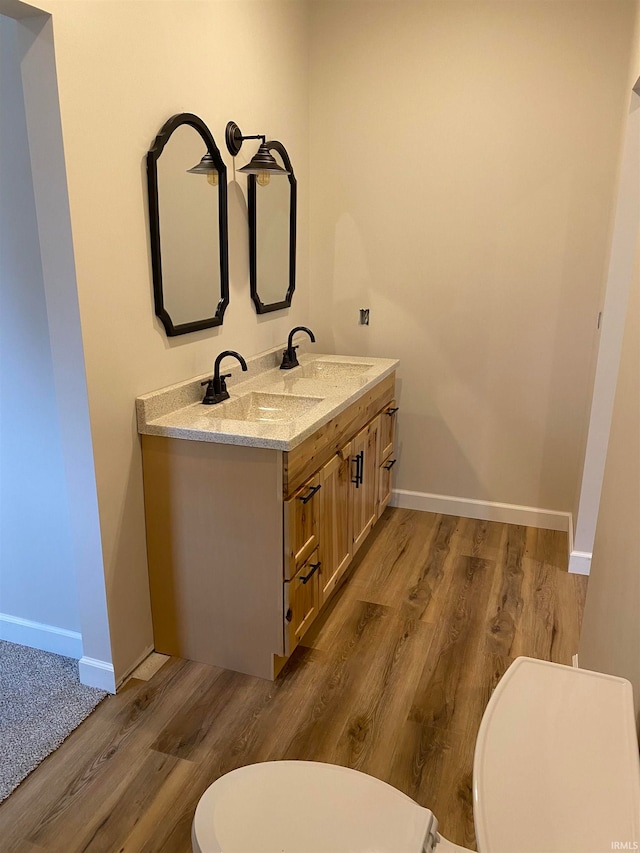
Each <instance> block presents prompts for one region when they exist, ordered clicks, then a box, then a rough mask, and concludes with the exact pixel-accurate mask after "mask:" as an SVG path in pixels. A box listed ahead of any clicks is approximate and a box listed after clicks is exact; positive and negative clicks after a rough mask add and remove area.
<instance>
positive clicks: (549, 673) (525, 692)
mask: <svg viewBox="0 0 640 853" xmlns="http://www.w3.org/2000/svg"><path fill="white" fill-rule="evenodd" d="M473 787H474V792H473V793H474V817H475V824H476V837H477V841H478V850H479V851H480V853H603V851H608V850H639V849H640V762H639V759H638V740H637V737H636V729H635V720H634V711H633V695H632V689H631V685H630V683H629V682H628V681H626V680H625V679H623V678H615V677H614V676H610V675H604V674H603V673H599V672H591V671H589V670H583V669H574V668H572V667H569V666H561V665H560V664H553V663H549V662H547V661H540V660H534V659H532V658H517V660H516V661H514V663H513V664H512V665H511V666H510V668H509V669H508V670H507V672H506V673H505V675H504V676H503V678H502V680H501V681H500V683H499V684H498V686H497V688H496V689H495V691H494V693H493V696H492V697H491V699H490V701H489V704H488V705H487V709H486V711H485V714H484V716H483V718H482V724H481V726H480V731H479V733H478V739H477V742H476V753H475V760H474V768H473Z"/></svg>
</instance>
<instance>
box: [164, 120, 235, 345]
mask: <svg viewBox="0 0 640 853" xmlns="http://www.w3.org/2000/svg"><path fill="white" fill-rule="evenodd" d="M183 124H188V125H189V126H190V127H193V128H194V130H197V132H198V133H199V134H200V136H201V137H202V140H203V142H204V144H205V145H206V146H207V151H208V152H209V154H211V157H212V158H213V162H214V163H215V166H216V169H217V170H218V176H219V179H218V227H219V238H220V240H219V245H220V296H221V298H220V301H219V302H218V307H217V308H216V313H215V315H214V316H213V317H207V318H205V319H204V320H194V321H193V322H190V323H180V324H178V325H177V326H176V325H174V324H173V321H172V320H171V317H170V316H169V314H168V312H167V310H166V308H165V307H164V296H163V291H162V253H161V249H160V213H159V206H158V166H157V162H158V158H159V157H160V155H161V154H162V151H163V149H164V146H165V145H166V144H167V142H168V141H169V139H170V138H171V134H172V133H173V131H174V130H175V129H176V128H178V127H180V126H181V125H183ZM147 184H148V190H149V229H150V233H151V266H152V269H153V297H154V302H155V310H156V316H157V317H159V318H160V320H161V321H162V324H163V326H164V328H165V331H166V333H167V335H168V336H169V337H174V336H175V335H186V334H187V333H188V332H198V331H200V329H211V328H212V327H213V326H221V325H222V318H223V317H224V312H225V311H226V308H227V305H228V304H229V247H228V236H227V235H228V227H227V167H226V166H225V164H224V160H223V159H222V157H221V156H220V151H219V150H218V146H217V145H216V143H215V140H214V138H213V136H212V134H211V131H210V130H209V128H208V127H207V125H206V124H205V123H204V122H203V121H202V119H201V118H198V116H196V115H193V113H179V114H178V115H175V116H172V117H171V118H170V119H169V120H168V121H166V122H165V123H164V125H163V126H162V129H161V130H160V133H159V134H158V135H157V136H156V138H155V140H154V143H153V146H152V147H151V149H150V150H149V152H148V153H147Z"/></svg>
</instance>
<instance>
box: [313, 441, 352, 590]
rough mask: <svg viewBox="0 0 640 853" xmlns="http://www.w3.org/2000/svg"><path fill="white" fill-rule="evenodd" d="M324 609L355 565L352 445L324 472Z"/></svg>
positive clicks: (322, 471) (322, 541)
mask: <svg viewBox="0 0 640 853" xmlns="http://www.w3.org/2000/svg"><path fill="white" fill-rule="evenodd" d="M320 483H321V485H322V493H321V498H320V560H321V562H322V567H321V569H320V606H322V605H323V604H324V602H325V601H326V599H327V598H328V597H329V595H330V594H331V592H332V591H333V589H334V588H335V586H336V584H337V583H338V581H339V580H340V578H341V577H342V575H343V574H344V572H345V571H346V568H347V566H348V565H349V563H350V562H351V526H350V520H351V516H350V513H349V495H350V491H351V444H350V443H349V444H347V445H345V447H343V448H342V449H341V450H340V451H339V452H338V453H337V454H336V455H335V456H334V457H333V459H331V461H329V462H327V464H326V465H325V466H324V468H323V469H322V470H321V471H320Z"/></svg>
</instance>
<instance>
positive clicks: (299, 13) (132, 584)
mask: <svg viewBox="0 0 640 853" xmlns="http://www.w3.org/2000/svg"><path fill="white" fill-rule="evenodd" d="M41 6H42V8H44V9H46V10H47V11H50V12H52V14H53V28H54V37H55V48H56V61H57V70H58V83H59V92H60V111H61V117H62V129H63V137H64V145H65V155H66V164H67V174H68V185H69V200H70V208H71V224H72V231H73V241H74V249H75V258H76V269H77V280H78V295H79V304H80V313H81V321H82V334H83V339H84V348H85V359H86V370H87V384H88V389H89V408H90V415H91V425H92V433H93V442H94V450H95V466H96V479H97V487H98V500H99V510H100V523H101V531H102V545H103V557H104V565H105V577H106V586H107V599H108V604H109V623H110V629H111V643H112V651H113V664H114V667H115V672H116V679H118V678H120V677H121V676H122V675H123V674H124V673H125V672H126V670H127V669H128V668H129V667H130V666H131V665H132V664H133V663H134V662H135V660H136V659H137V658H138V657H139V656H140V655H141V654H143V653H144V652H145V650H146V649H147V648H149V647H150V646H151V645H152V631H151V620H150V610H149V599H148V582H147V565H146V549H145V533H144V517H143V499H142V469H141V462H140V449H139V440H138V436H137V433H136V426H135V417H134V399H135V397H136V396H137V395H138V394H141V393H143V392H146V391H150V390H152V389H154V388H158V387H161V386H164V385H167V384H169V383H172V382H176V381H179V380H182V379H184V378H185V377H189V376H193V375H195V374H198V373H203V372H205V371H207V370H210V369H211V366H212V363H213V360H214V358H215V356H216V355H217V353H218V352H220V351H221V350H222V349H226V348H233V349H238V350H239V351H240V352H241V353H243V355H246V356H249V355H252V354H255V353H257V352H260V351H262V350H265V349H267V348H269V347H271V346H273V345H275V344H277V343H279V342H281V341H282V340H283V339H285V337H286V334H287V332H288V330H289V329H290V328H291V327H292V326H293V325H295V324H298V323H301V322H304V323H305V324H307V323H309V322H310V318H309V312H308V286H307V267H308V261H307V251H308V250H307V243H306V234H307V219H308V214H307V211H308V199H307V188H308V184H309V182H308V127H307V124H308V121H307V112H308V101H307V97H308V81H307V53H308V45H307V35H308V29H307V8H306V4H304V3H295V2H269V3H262V2H194V3H191V2H180V3H149V2H147V3H131V2H88V0H86V1H85V2H82V3H77V2H73V0H71V2H69V0H43V2H42V3H41ZM265 79H266V81H267V83H266V94H265ZM178 112H193V113H196V114H197V115H199V116H200V117H201V118H202V119H204V121H205V122H206V123H207V124H208V126H209V127H210V129H211V131H212V133H213V135H214V137H215V138H216V141H217V143H218V146H219V147H220V149H221V150H222V153H223V157H224V159H225V161H226V163H227V166H228V168H229V179H230V181H231V183H230V186H229V225H230V270H231V282H230V293H231V302H230V305H229V308H228V310H227V313H226V315H225V319H224V325H223V326H222V327H221V328H219V329H217V330H209V331H205V332H201V333H196V334H192V335H188V336H184V337H180V338H175V339H172V340H169V339H167V338H166V336H165V334H164V331H163V330H162V327H161V325H160V323H159V321H157V320H156V319H155V317H154V314H153V301H152V285H151V271H150V261H149V248H148V246H149V241H148V236H147V232H148V229H147V208H146V190H145V186H146V183H145V181H146V178H145V156H146V152H147V149H148V148H149V147H150V145H151V143H152V142H153V140H154V138H155V136H156V134H157V132H158V131H159V129H160V127H161V126H162V124H163V123H164V122H165V121H166V119H167V118H169V117H170V116H171V115H173V114H174V113H178ZM230 119H233V120H235V121H236V122H238V124H239V125H240V127H241V128H242V130H243V131H244V132H245V133H266V134H267V135H268V136H270V137H272V138H276V139H280V140H281V141H282V142H283V143H284V145H285V146H286V147H287V149H288V151H289V152H290V155H291V159H292V162H293V164H294V167H295V169H296V173H297V176H298V179H299V186H300V192H299V212H298V215H299V243H298V259H299V263H298V276H299V278H298V286H299V290H298V292H297V294H296V297H295V299H294V303H293V306H292V308H291V310H290V311H288V312H287V311H285V312H281V313H278V314H276V315H267V316H266V317H263V318H258V317H257V316H256V314H255V311H254V308H253V304H252V302H251V300H250V296H249V283H248V251H247V239H248V238H247V228H246V201H245V198H246V179H245V178H244V177H243V176H241V175H240V176H238V179H237V182H235V180H234V174H233V168H232V164H233V160H232V158H231V157H230V156H229V155H228V153H227V152H226V149H225V148H224V128H225V125H226V123H227V121H229V120H230ZM246 149H247V150H246V152H245V150H243V151H242V152H241V155H240V156H239V157H238V163H237V165H238V167H239V166H241V165H244V163H245V162H246V161H247V160H248V159H249V156H250V155H251V154H252V153H253V149H252V148H251V143H247V144H246ZM245 155H246V156H245Z"/></svg>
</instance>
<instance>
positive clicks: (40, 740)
mask: <svg viewBox="0 0 640 853" xmlns="http://www.w3.org/2000/svg"><path fill="white" fill-rule="evenodd" d="M106 695H107V694H106V693H105V692H104V691H103V690H97V689H96V688H95V687H85V686H84V685H83V684H80V682H79V680H78V661H76V660H73V659H72V658H64V657H61V656H60V655H53V654H51V653H49V652H41V651H39V650H38V649H30V648H27V647H26V646H16V645H15V644H14V643H7V642H5V641H4V640H0V756H2V758H1V760H0V802H2V800H4V799H6V798H7V797H8V796H9V794H10V793H11V792H12V791H13V789H14V788H16V787H17V786H18V785H19V784H20V782H21V781H22V780H23V779H24V778H25V776H27V775H28V774H29V773H31V771H32V770H33V769H35V768H36V767H37V766H38V764H40V762H41V761H42V760H43V759H45V758H46V757H47V755H49V753H51V752H53V750H54V749H56V748H57V747H58V746H60V744H61V743H62V741H63V740H64V739H65V738H66V737H67V736H68V735H69V734H71V732H72V731H73V730H74V729H75V728H76V727H77V726H79V725H80V723H81V722H82V721H83V720H84V719H85V718H86V717H88V716H89V714H90V713H91V711H93V709H94V708H95V707H96V705H97V704H98V702H100V701H101V700H102V699H104V697H105V696H106Z"/></svg>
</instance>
